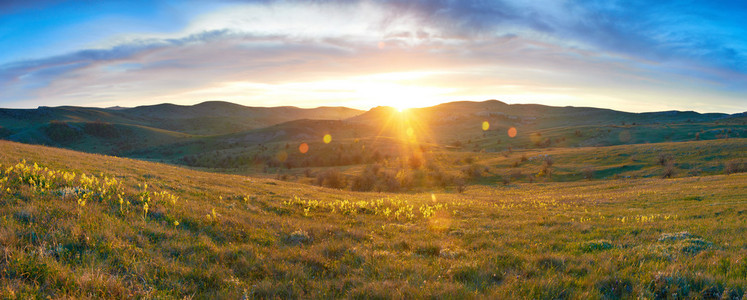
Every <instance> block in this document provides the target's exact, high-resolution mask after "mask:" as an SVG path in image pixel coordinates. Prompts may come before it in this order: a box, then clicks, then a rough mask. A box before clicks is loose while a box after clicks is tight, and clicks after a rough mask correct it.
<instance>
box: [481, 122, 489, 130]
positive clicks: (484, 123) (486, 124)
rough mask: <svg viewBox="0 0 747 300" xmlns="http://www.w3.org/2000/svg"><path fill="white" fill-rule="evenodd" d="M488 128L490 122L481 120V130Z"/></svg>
mask: <svg viewBox="0 0 747 300" xmlns="http://www.w3.org/2000/svg"><path fill="white" fill-rule="evenodd" d="M488 129H490V123H488V121H483V122H482V131H488Z"/></svg>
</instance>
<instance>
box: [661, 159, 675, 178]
mask: <svg viewBox="0 0 747 300" xmlns="http://www.w3.org/2000/svg"><path fill="white" fill-rule="evenodd" d="M672 176H674V162H673V161H669V162H667V164H666V165H665V166H664V172H663V173H662V174H661V177H662V178H672Z"/></svg>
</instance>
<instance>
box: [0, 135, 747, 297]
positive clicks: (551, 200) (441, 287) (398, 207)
mask: <svg viewBox="0 0 747 300" xmlns="http://www.w3.org/2000/svg"><path fill="white" fill-rule="evenodd" d="M716 142H717V141H716ZM683 145H685V147H687V144H683ZM706 145H707V144H698V146H700V148H703V147H704V146H706ZM740 145H741V146H740ZM732 146H733V147H736V149H737V152H736V156H737V157H738V158H739V156H740V155H743V153H744V152H743V151H742V150H739V149H744V147H743V144H739V143H737V144H736V146H734V145H732ZM669 147H674V148H676V147H677V145H674V144H673V145H670V146H669ZM740 147H741V148H740ZM572 151H573V150H569V153H567V155H569V156H568V157H565V158H563V161H570V159H571V158H572V157H574V156H573V154H572V153H570V152H572ZM578 151H581V150H578ZM683 151H688V150H683ZM740 151H742V152H740ZM740 153H742V154H740ZM557 155H558V156H559V155H560V154H557ZM652 155H653V154H652ZM639 156H640V155H639ZM559 161H560V160H559ZM0 164H1V166H0V188H1V190H0V201H2V205H0V214H1V215H2V220H0V222H2V226H0V245H1V247H2V248H0V251H1V252H0V278H2V280H0V295H1V297H2V298H18V299H26V298H47V297H51V298H65V297H73V298H195V299H203V298H234V299H235V298H381V299H389V298H431V297H435V298H484V297H490V298H535V299H551V298H552V299H558V298H569V299H619V298H623V299H624V298H659V299H699V298H706V299H718V298H721V299H743V298H744V297H746V296H745V292H746V291H747V260H745V257H747V232H746V231H747V226H745V225H746V224H747V205H746V204H747V185H746V184H745V183H746V182H747V174H745V173H743V172H736V173H732V174H724V172H718V173H720V174H716V173H717V172H712V173H709V174H700V175H698V176H688V177H676V178H661V176H651V177H643V176H631V178H626V177H617V178H608V179H606V180H577V181H573V182H552V181H541V182H537V181H535V182H531V183H530V182H524V181H518V182H510V183H508V184H473V185H469V186H467V187H466V189H465V190H464V191H463V192H462V193H457V192H453V191H450V190H448V189H440V190H439V189H434V190H433V191H431V192H429V191H417V192H410V193H399V194H393V193H379V192H353V191H348V190H337V189H328V188H323V187H316V186H310V185H306V184H300V183H294V182H284V181H278V180H274V179H270V178H257V177H246V176H240V175H227V174H216V173H207V172H201V171H196V170H189V169H185V168H180V167H175V166H171V165H166V164H158V163H151V162H144V161H137V160H132V159H127V158H116V157H110V156H104V155H98V154H85V153H79V152H74V151H70V150H62V149H56V148H48V147H43V146H32V145H24V144H18V143H13V142H5V141H2V142H0Z"/></svg>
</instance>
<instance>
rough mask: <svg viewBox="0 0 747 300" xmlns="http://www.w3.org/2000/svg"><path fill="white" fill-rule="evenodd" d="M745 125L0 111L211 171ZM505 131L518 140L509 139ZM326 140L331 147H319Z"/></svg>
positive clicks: (343, 111) (10, 118)
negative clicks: (282, 154) (410, 147)
mask: <svg viewBox="0 0 747 300" xmlns="http://www.w3.org/2000/svg"><path fill="white" fill-rule="evenodd" d="M746 119H747V117H745V113H740V114H733V115H728V114H721V113H708V114H700V113H696V112H692V111H686V112H682V111H664V112H650V113H629V112H621V111H615V110H610V109H600V108H592V107H570V106H568V107H554V106H545V105H537V104H506V103H504V102H501V101H498V100H488V101H483V102H470V101H458V102H450V103H444V104H440V105H436V106H432V107H425V108H415V109H409V110H406V111H405V112H399V111H397V110H396V109H394V108H391V107H376V108H373V109H371V110H369V111H365V112H364V111H359V110H355V109H350V108H345V107H319V108H314V109H301V108H297V107H247V106H242V105H238V104H234V103H229V102H221V101H210V102H204V103H200V104H197V105H192V106H183V105H174V104H159V105H150V106H139V107H134V108H121V107H115V108H85V107H72V106H63V107H40V108H38V109H0V138H3V139H7V140H12V141H18V142H24V143H31V144H44V145H52V146H57V147H63V148H68V149H74V150H79V151H85V152H93V153H102V154H110V155H118V156H128V157H133V158H140V159H149V160H158V161H166V162H172V163H178V164H182V163H187V164H193V163H195V162H199V163H198V164H197V165H199V166H215V167H218V168H223V167H228V166H230V167H235V166H236V165H239V166H240V165H246V164H264V163H268V162H269V161H275V162H274V163H270V164H271V165H279V164H285V165H287V167H293V166H298V165H300V166H304V165H318V164H322V165H324V164H327V163H324V162H328V163H334V164H342V165H347V164H356V163H359V162H361V161H365V159H366V157H371V156H372V155H373V156H377V157H378V155H382V156H386V155H387V154H391V155H395V152H396V151H397V147H399V146H397V144H398V143H400V142H406V143H412V142H415V143H417V144H419V145H421V147H422V148H423V149H425V148H433V147H438V148H442V149H454V151H458V152H500V151H507V150H508V151H510V150H511V149H542V148H551V147H588V146H614V145H626V144H642V143H660V142H678V141H693V140H708V139H721V138H743V137H745V136H747V126H745V122H746V121H747V120H746ZM483 123H485V124H486V125H487V127H483ZM509 128H515V129H516V130H517V132H518V134H517V135H516V136H515V137H509V136H508V135H507V130H508V129H509ZM326 134H329V135H331V136H332V137H333V141H334V143H331V144H330V145H325V144H324V143H322V137H323V136H324V135H326ZM358 142H360V144H356V143H358ZM300 143H309V144H312V145H316V144H318V145H316V146H314V147H316V148H315V149H320V148H323V149H327V150H325V151H326V152H325V153H324V157H321V156H320V157H309V156H306V157H305V158H304V159H303V160H301V159H300V158H297V157H294V156H293V155H291V156H290V157H289V158H288V160H287V161H285V160H284V162H278V161H276V160H277V159H276V157H275V156H276V154H275V153H277V152H278V151H281V150H282V149H285V150H286V151H287V150H291V149H290V148H291V147H294V148H295V147H297V145H299V144H300ZM335 145H338V146H335ZM334 147H337V148H334ZM345 147H348V148H345ZM366 147H368V148H366ZM351 149H357V150H351ZM290 152H291V153H294V152H293V151H290ZM374 152H378V153H377V154H373V153H374ZM331 153H336V154H334V155H332V154H331ZM250 162H251V163H250ZM290 162H294V163H295V164H293V163H290Z"/></svg>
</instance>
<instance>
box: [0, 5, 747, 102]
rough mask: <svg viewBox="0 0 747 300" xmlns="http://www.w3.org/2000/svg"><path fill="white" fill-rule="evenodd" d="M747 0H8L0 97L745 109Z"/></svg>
mask: <svg viewBox="0 0 747 300" xmlns="http://www.w3.org/2000/svg"><path fill="white" fill-rule="evenodd" d="M745 20H747V1H744V0H738V1H713V0H706V1H686V0H678V1H668V0H660V1H639V0H624V1H615V0H611V1H589V0H578V1H563V0H534V1H524V0H496V1H484V0H483V1H476V0H475V1H473V0H461V1H459V0H454V1H447V0H433V1H417V0H415V1H401V0H387V1H373V0H371V1H324V0H316V1H240V0H223V1H197V0H195V1H190V0H181V1H172V0H154V1H139V0H131V1H94V0H89V1H54V0H47V1H0V107H4V108H35V107H38V106H62V105H75V106H93V107H110V106H124V107H133V106H138V105H152V104H159V103H174V104H183V105H191V104H196V103H200V102H204V101H212V100H222V101H230V102H234V103H239V104H242V105H248V106H286V105H289V106H298V107H306V108H309V107H318V106H347V107H352V108H358V109H369V108H371V107H375V106H379V105H389V106H395V107H424V106H431V105H435V104H438V103H443V102H450V101H460V100H472V101H482V100H488V99H498V100H501V101H503V102H506V103H538V104H545V105H553V106H592V107H602V108H611V109H616V110H622V111H630V112H644V111H662V110H685V111H686V110H694V111H698V112H724V113H738V112H743V111H747V38H745V37H747V26H745V24H746V23H745Z"/></svg>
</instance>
